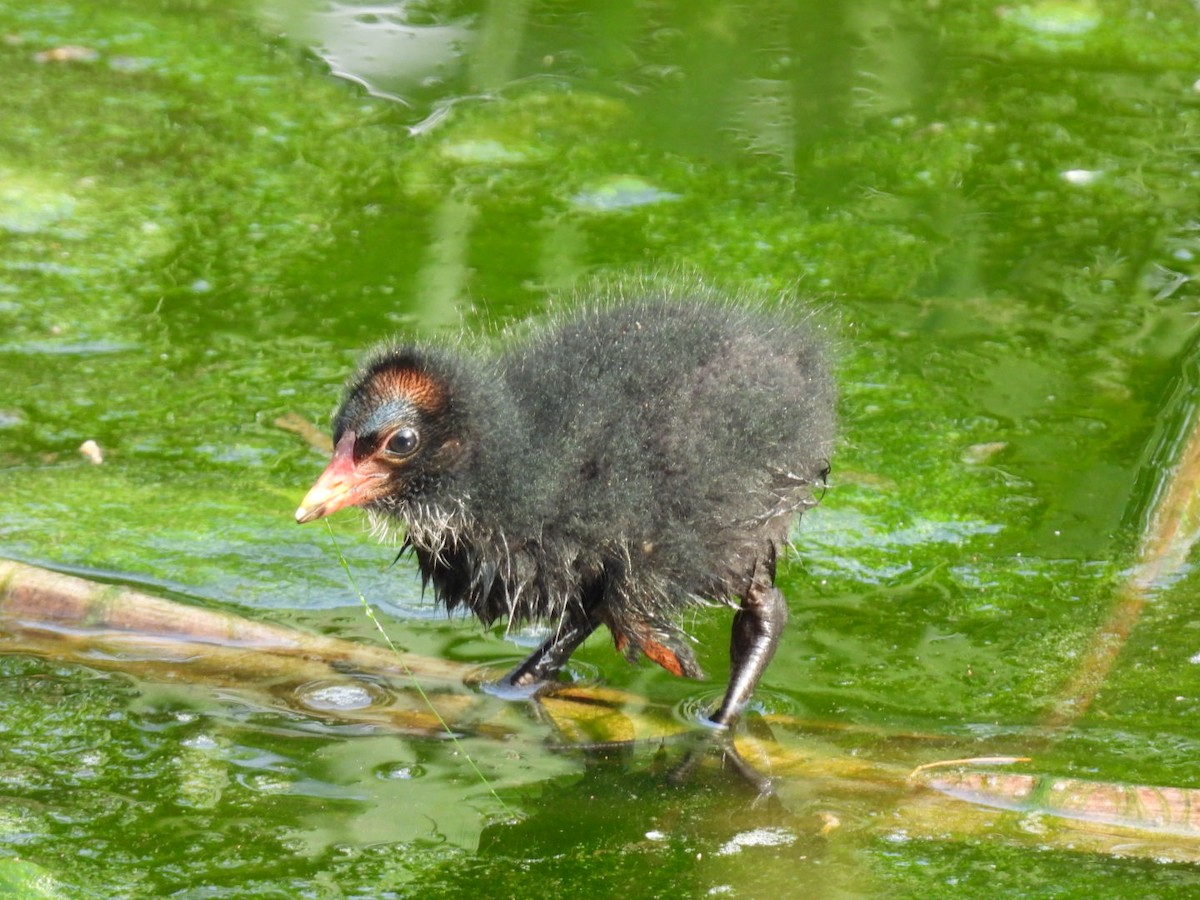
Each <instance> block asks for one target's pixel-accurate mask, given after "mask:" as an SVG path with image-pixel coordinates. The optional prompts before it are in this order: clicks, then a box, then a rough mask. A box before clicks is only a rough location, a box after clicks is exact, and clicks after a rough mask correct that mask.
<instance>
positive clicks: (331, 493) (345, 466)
mask: <svg viewBox="0 0 1200 900" xmlns="http://www.w3.org/2000/svg"><path fill="white" fill-rule="evenodd" d="M354 438H355V434H354V432H353V431H347V432H346V433H345V434H343V435H342V438H341V440H339V441H338V442H337V446H336V447H334V448H333V459H331V460H330V461H329V465H328V466H326V467H325V471H324V472H322V473H321V477H320V478H318V479H317V481H316V484H314V485H313V486H312V488H311V489H310V490H309V492H308V493H307V494H305V495H304V499H303V500H302V501H300V508H299V509H297V510H296V521H297V522H299V523H300V524H301V525H303V524H304V523H305V522H311V521H313V520H314V519H320V518H321V517H323V516H327V515H329V514H330V513H335V512H337V511H338V510H339V509H342V508H343V507H346V506H356V505H358V504H360V503H365V502H366V501H367V500H369V499H370V498H371V493H370V492H369V491H367V490H365V488H366V486H367V485H368V483H369V482H372V481H375V480H376V479H378V478H381V477H382V476H383V474H384V473H383V472H370V471H367V472H364V471H362V469H360V468H359V467H358V466H356V465H355V464H354Z"/></svg>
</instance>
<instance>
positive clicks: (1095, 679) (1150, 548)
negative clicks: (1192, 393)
mask: <svg viewBox="0 0 1200 900" xmlns="http://www.w3.org/2000/svg"><path fill="white" fill-rule="evenodd" d="M1198 484H1200V416H1197V415H1196V414H1195V411H1194V412H1193V420H1192V431H1191V434H1190V435H1189V436H1188V439H1187V442H1186V444H1185V445H1184V447H1183V451H1182V453H1180V455H1179V458H1178V461H1177V463H1176V465H1175V469H1174V471H1173V472H1172V473H1171V476H1170V480H1169V481H1168V482H1167V484H1166V486H1165V488H1164V489H1163V490H1162V492H1161V493H1160V495H1159V497H1158V502H1157V503H1156V504H1155V507H1154V512H1153V514H1152V515H1151V517H1150V522H1149V526H1148V527H1147V529H1146V533H1145V534H1144V535H1143V536H1142V541H1141V544H1140V546H1139V547H1138V559H1137V564H1136V565H1135V566H1134V567H1133V569H1132V570H1131V571H1130V572H1129V576H1128V578H1127V579H1126V581H1125V583H1124V585H1123V586H1122V587H1121V590H1120V592H1119V593H1118V594H1117V598H1116V601H1115V603H1114V605H1113V608H1112V610H1111V611H1110V612H1109V615H1108V618H1107V619H1106V620H1105V621H1104V622H1103V623H1102V624H1101V625H1100V627H1099V628H1098V629H1097V630H1096V632H1095V634H1093V635H1092V639H1091V641H1090V642H1089V644H1088V647H1087V650H1085V651H1084V654H1083V658H1082V659H1081V660H1080V663H1079V665H1078V666H1077V667H1076V669H1075V672H1074V673H1073V675H1072V676H1071V679H1070V681H1068V682H1067V684H1066V685H1065V686H1064V687H1063V689H1062V691H1061V692H1060V694H1059V699H1058V700H1057V701H1056V702H1055V704H1054V706H1053V707H1052V709H1051V710H1050V712H1049V714H1048V715H1047V716H1046V724H1047V725H1049V726H1050V727H1053V728H1062V727H1065V726H1067V725H1070V724H1071V723H1072V722H1074V721H1075V720H1076V719H1078V718H1079V717H1080V716H1082V715H1083V714H1084V713H1085V712H1087V710H1088V708H1089V707H1090V706H1091V705H1092V701H1094V700H1095V699H1096V695H1097V694H1098V693H1099V692H1100V689H1101V688H1102V687H1103V686H1104V682H1105V680H1106V679H1107V678H1108V673H1109V672H1110V671H1111V670H1112V667H1113V664H1114V663H1115V662H1116V660H1117V656H1119V655H1120V653H1121V649H1122V648H1123V647H1124V646H1125V644H1126V642H1127V641H1128V640H1129V636H1130V635H1131V634H1132V633H1133V629H1134V627H1135V626H1136V624H1137V621H1138V618H1139V617H1140V616H1141V614H1142V609H1143V608H1144V607H1145V605H1146V601H1147V600H1148V599H1149V597H1150V596H1151V594H1152V593H1153V592H1154V591H1155V590H1157V589H1159V588H1161V587H1162V586H1163V585H1165V584H1168V583H1170V581H1171V580H1172V579H1173V578H1175V577H1176V576H1177V575H1178V574H1179V573H1180V571H1181V570H1182V568H1183V567H1184V565H1185V564H1186V563H1187V559H1188V555H1189V554H1190V552H1191V550H1192V548H1193V547H1194V546H1195V544H1196V541H1197V539H1198V538H1200V491H1198V490H1197V485H1198Z"/></svg>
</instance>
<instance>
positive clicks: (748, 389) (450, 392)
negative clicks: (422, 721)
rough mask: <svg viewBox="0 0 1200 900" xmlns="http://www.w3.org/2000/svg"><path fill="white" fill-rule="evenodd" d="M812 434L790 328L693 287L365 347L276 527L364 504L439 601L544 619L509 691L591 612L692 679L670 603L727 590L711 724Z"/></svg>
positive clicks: (823, 396) (726, 707) (810, 404)
mask: <svg viewBox="0 0 1200 900" xmlns="http://www.w3.org/2000/svg"><path fill="white" fill-rule="evenodd" d="M833 428H834V417H833V387H832V383H831V381H830V379H829V376H828V374H827V372H826V370H825V368H824V364H823V362H822V359H821V354H820V353H819V352H818V348H817V346H816V344H815V341H814V338H813V336H812V333H811V332H810V331H809V330H808V329H807V328H805V327H803V326H802V325H800V324H797V323H796V322H794V321H792V320H790V319H788V318H787V317H784V316H779V315H768V314H767V313H765V312H761V311H755V310H750V309H746V308H742V307H737V306H733V305H729V304H724V303H717V302H713V301H712V299H711V298H706V297H699V298H689V297H680V296H674V295H668V296H659V297H652V298H648V299H640V300H635V301H632V302H623V303H613V304H608V305H604V306H601V307H595V308H589V309H585V310H584V311H582V312H578V313H576V314H574V315H572V316H570V317H567V318H564V319H562V320H561V321H559V322H558V323H556V324H552V325H550V326H548V327H544V328H542V329H541V330H539V331H536V332H534V333H533V334H532V335H530V336H528V337H526V339H524V340H521V341H518V342H516V343H515V345H513V346H512V347H510V348H509V349H507V350H505V351H503V352H501V353H499V354H496V355H488V354H483V355H473V354H462V353H458V352H454V351H452V350H448V349H437V348H413V347H385V348H382V349H380V350H377V351H376V352H375V353H374V354H373V355H372V356H371V357H369V358H368V360H367V361H366V363H365V364H364V366H363V367H362V369H361V370H360V371H359V373H358V374H357V375H356V376H355V377H354V378H353V379H352V380H351V382H350V384H349V385H348V387H347V391H346V396H345V398H344V400H343V403H342V407H341V409H340V410H339V412H338V414H337V418H336V421H335V427H334V439H335V442H336V444H337V447H338V450H337V451H335V455H334V461H333V462H331V463H330V466H329V469H327V470H326V474H325V475H323V476H322V479H321V481H319V482H318V483H317V485H316V486H314V488H313V492H311V493H310V495H309V497H307V498H306V499H305V503H304V505H303V506H302V507H301V508H300V510H299V511H298V512H297V518H298V519H300V520H301V521H308V520H310V519H312V518H317V517H318V516H320V515H325V514H327V513H329V512H332V511H333V510H334V509H337V508H340V507H341V506H345V505H351V504H354V505H361V506H364V507H365V508H366V509H367V510H368V511H369V512H370V513H371V515H372V516H373V517H375V518H376V519H377V520H380V521H382V522H389V521H396V522H399V523H401V524H402V525H403V526H404V528H405V531H406V536H405V543H406V546H408V547H410V548H411V549H412V551H413V552H414V554H415V556H416V559H417V562H418V565H419V566H420V569H421V572H422V575H423V577H424V578H425V579H426V581H427V582H429V583H431V584H432V586H433V589H434V593H435V595H436V597H437V598H438V599H439V600H440V601H442V602H443V603H445V605H446V606H447V607H448V608H450V609H454V608H458V607H465V608H466V609H469V610H470V611H471V612H472V613H474V614H475V615H476V616H478V617H479V618H480V619H482V620H483V621H484V622H492V621H495V620H497V619H502V618H507V619H509V620H511V621H514V622H519V621H524V620H535V621H547V622H549V623H550V624H551V626H552V629H553V633H552V635H551V637H550V638H549V639H548V640H547V641H546V643H545V644H544V645H543V646H542V647H541V648H539V650H538V651H537V652H535V653H534V654H533V655H532V656H531V657H530V658H529V659H528V660H527V661H526V662H525V663H523V664H522V666H519V667H518V668H517V669H516V670H514V671H513V672H512V673H511V674H510V675H509V677H508V680H509V681H510V682H511V683H513V684H517V685H524V684H534V683H540V682H542V681H544V680H546V679H548V678H552V677H553V676H554V675H555V674H557V672H558V670H559V669H560V668H561V667H562V665H563V664H564V663H565V662H566V660H567V658H569V656H570V654H571V652H572V651H573V650H574V649H575V648H576V647H577V646H578V645H579V643H581V642H582V641H583V639H584V638H586V637H587V635H588V634H590V633H591V632H592V631H593V630H594V629H595V628H596V627H597V626H598V625H605V626H607V628H608V629H609V630H610V631H611V632H612V635H613V638H614V640H615V642H616V644H617V647H618V648H619V649H622V650H623V651H625V652H626V653H627V654H628V655H629V656H630V657H631V658H632V657H634V656H636V655H637V654H638V653H639V652H640V653H644V654H646V655H647V656H648V657H650V658H651V659H653V660H654V661H655V662H658V663H659V664H661V665H663V666H664V667H665V668H667V669H669V670H670V671H672V672H674V673H675V674H682V675H690V676H699V674H700V670H699V668H698V666H697V664H696V662H695V659H694V656H693V654H692V652H691V649H690V647H689V646H688V642H687V640H686V639H685V637H684V635H683V633H682V631H681V629H680V624H679V617H680V613H681V611H682V610H683V608H685V607H687V606H688V605H690V604H695V603H699V602H708V601H716V602H724V603H729V604H735V603H737V602H739V601H740V602H741V609H740V610H739V612H738V614H737V617H736V618H735V625H734V641H733V646H732V651H731V652H732V660H733V666H734V672H733V675H732V682H731V687H730V693H729V694H728V695H727V697H726V702H725V703H724V704H723V705H722V707H721V710H719V711H718V713H717V715H716V716H715V718H716V719H717V721H719V722H722V723H724V721H727V720H728V719H731V718H732V717H733V716H734V715H736V714H737V712H739V711H740V708H741V706H742V705H743V704H744V702H745V700H746V699H748V697H749V693H750V692H751V691H752V690H753V687H754V684H755V683H756V682H757V680H758V677H759V675H760V674H761V671H762V669H763V668H765V665H766V662H767V661H769V659H770V655H771V653H773V651H774V646H775V642H776V641H777V640H778V634H779V630H780V629H781V628H782V625H783V621H784V620H786V605H785V604H784V603H783V600H782V596H781V595H779V593H778V591H777V590H775V588H774V586H773V582H774V573H775V559H776V556H777V554H778V552H779V551H780V549H781V547H782V545H783V544H784V543H785V542H786V540H787V534H788V530H789V528H790V526H791V523H792V522H793V521H794V520H795V519H796V518H797V516H798V515H799V514H800V512H801V511H802V510H803V509H805V508H806V507H808V506H811V505H812V504H813V503H814V502H815V499H814V490H815V489H816V487H817V486H818V485H819V484H821V483H822V482H823V478H824V474H825V472H826V471H827V468H828V458H829V455H830V452H831V443H832V437H833ZM348 435H349V437H347V436H348ZM397 451H398V452H397ZM739 620H740V623H741V624H740V625H739ZM739 634H740V635H741V636H740V637H739ZM742 670H745V671H742ZM739 678H740V679H741V680H742V681H743V682H748V683H746V684H742V685H741V687H738V688H736V689H735V684H736V682H738V680H739ZM735 693H736V694H737V696H733V695H734V694H735Z"/></svg>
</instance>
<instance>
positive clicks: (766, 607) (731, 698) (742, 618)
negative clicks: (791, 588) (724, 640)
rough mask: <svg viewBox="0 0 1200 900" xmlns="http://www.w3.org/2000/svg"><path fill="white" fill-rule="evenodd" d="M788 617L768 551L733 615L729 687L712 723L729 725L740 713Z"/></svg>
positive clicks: (772, 654)
mask: <svg viewBox="0 0 1200 900" xmlns="http://www.w3.org/2000/svg"><path fill="white" fill-rule="evenodd" d="M787 620H788V608H787V601H786V600H785V599H784V596H783V594H781V593H780V592H779V589H778V588H776V587H775V557H774V553H771V554H769V555H768V557H767V558H766V559H765V560H761V559H760V560H759V562H758V563H757V564H756V565H755V569H754V578H753V579H752V580H751V583H750V588H749V590H747V591H746V596H745V597H744V598H743V600H742V605H741V608H740V609H739V610H738V611H737V613H736V614H735V615H734V617H733V634H732V637H731V638H730V642H729V661H730V668H729V687H728V688H726V689H725V697H724V699H723V700H722V701H721V705H720V706H719V707H718V708H717V711H716V712H715V713H713V715H712V716H711V717H710V718H711V720H712V721H713V722H714V723H716V724H717V725H721V726H729V725H731V724H732V723H733V722H734V721H735V720H736V719H737V718H738V716H740V715H741V714H742V710H743V709H745V707H746V704H747V703H748V702H749V700H750V697H751V695H753V693H754V689H755V688H756V687H757V686H758V681H759V679H760V678H762V674H763V672H764V671H765V670H766V668H767V664H768V663H770V661H771V657H773V656H774V655H775V648H776V647H777V646H778V645H779V636H780V635H781V634H782V633H783V627H784V626H785V625H786V624H787Z"/></svg>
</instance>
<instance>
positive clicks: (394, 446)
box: [384, 428, 420, 457]
mask: <svg viewBox="0 0 1200 900" xmlns="http://www.w3.org/2000/svg"><path fill="white" fill-rule="evenodd" d="M418 443H420V438H418V437H417V433H416V431H414V430H413V429H411V428H401V429H400V430H399V431H397V432H396V433H395V434H393V435H392V436H391V437H390V438H388V440H387V443H386V444H385V445H384V449H385V450H386V451H387V452H388V453H389V454H390V455H392V456H400V457H403V456H411V455H412V453H413V452H414V451H415V450H416V449H417V444H418Z"/></svg>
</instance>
